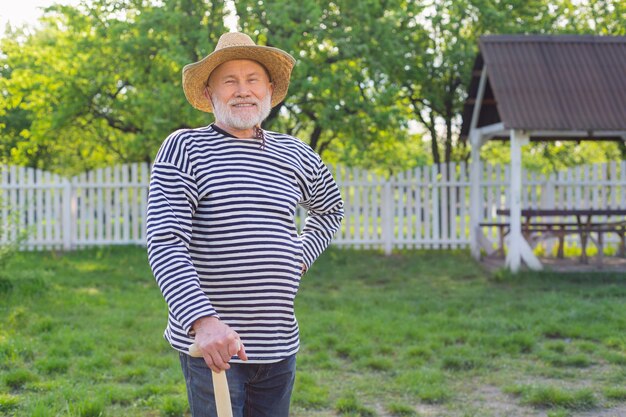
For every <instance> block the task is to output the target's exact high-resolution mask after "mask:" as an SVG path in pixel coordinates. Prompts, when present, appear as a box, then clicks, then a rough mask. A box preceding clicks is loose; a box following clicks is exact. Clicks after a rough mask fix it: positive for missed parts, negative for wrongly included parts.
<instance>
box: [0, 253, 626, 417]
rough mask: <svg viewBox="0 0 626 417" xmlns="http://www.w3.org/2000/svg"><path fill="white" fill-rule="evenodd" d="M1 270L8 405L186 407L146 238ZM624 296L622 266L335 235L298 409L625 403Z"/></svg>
mask: <svg viewBox="0 0 626 417" xmlns="http://www.w3.org/2000/svg"><path fill="white" fill-rule="evenodd" d="M0 275H2V276H1V277H0V278H3V279H4V281H3V282H4V284H3V285H2V286H0V317H2V325H1V326H0V416H11V417H25V416H41V417H47V416H50V417H52V416H72V417H74V416H78V417H90V416H105V417H125V416H127V417H130V416H132V417H159V416H168V417H169V416H188V415H189V412H188V407H187V403H186V394H185V386H184V382H183V378H182V375H181V372H180V369H179V364H178V358H177V355H176V354H175V353H174V352H173V351H172V350H171V349H170V348H169V346H168V345H167V344H166V343H165V341H164V340H163V338H162V332H163V327H164V325H165V321H166V318H167V311H166V306H165V303H164V301H163V299H162V296H161V294H160V292H159V290H158V288H157V286H156V284H155V282H154V278H153V277H152V274H151V272H150V270H149V267H148V265H147V261H146V254H145V249H142V248H137V247H116V248H100V249H89V250H80V251H75V252H71V253H64V254H63V253H53V252H43V253H34V252H33V253H21V254H19V255H18V256H17V257H16V258H15V259H13V260H12V261H11V262H10V264H9V265H8V269H7V270H6V271H5V272H4V274H1V273H0ZM625 304H626V276H625V274H617V273H613V274H610V273H604V274H590V275H582V274H571V275H559V274H555V273H530V272H524V273H521V274H519V275H517V276H512V275H510V274H506V273H498V274H495V275H490V274H488V273H486V272H484V271H483V270H482V269H481V267H480V266H479V265H478V264H476V263H475V262H474V261H473V260H472V259H471V258H470V257H469V255H468V254H467V253H466V252H457V251H406V252H401V253H397V254H394V255H392V256H390V257H385V256H383V255H381V254H380V253H378V252H376V251H356V250H340V249H335V248H331V249H330V250H328V251H327V252H326V253H325V254H324V255H323V256H322V258H320V259H319V260H318V261H317V262H316V264H315V265H314V266H313V268H312V269H311V270H310V272H309V273H307V274H306V276H305V277H304V278H303V282H302V285H301V289H300V293H299V295H298V298H297V302H296V311H297V315H298V319H299V322H300V327H301V333H302V348H301V351H300V353H299V354H298V376H297V379H296V386H295V390H294V394H293V399H292V404H293V407H292V415H293V416H294V417H325V416H383V415H393V416H422V415H437V416H440V417H463V416H469V415H474V416H481V417H496V416H500V415H501V413H500V412H499V411H498V409H497V408H494V404H493V401H506V402H509V403H512V404H515V405H516V406H517V407H518V408H521V409H524V410H527V411H526V412H527V414H528V415H534V414H533V413H536V412H538V411H537V410H545V411H543V413H544V415H550V416H568V415H570V414H571V412H572V411H577V410H594V409H603V408H608V407H612V406H619V405H622V406H623V403H624V402H626V394H625V393H624V389H623V388H621V387H623V386H625V385H626V371H625V368H624V364H626V334H625V333H624V331H623V329H624V328H626V315H625V314H624V311H625V307H626V305H625ZM485 387H488V388H489V389H491V390H493V389H496V390H498V391H499V392H500V395H498V396H497V399H495V398H491V397H489V396H488V397H484V396H481V395H480V391H481V388H485ZM468 401H470V402H471V406H468ZM424 410H427V411H424ZM494 410H495V411H494ZM510 417H515V415H510Z"/></svg>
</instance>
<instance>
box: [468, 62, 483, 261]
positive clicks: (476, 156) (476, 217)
mask: <svg viewBox="0 0 626 417" xmlns="http://www.w3.org/2000/svg"><path fill="white" fill-rule="evenodd" d="M486 86H487V66H486V65H483V68H482V70H481V72H480V81H479V83H478V91H477V93H476V97H477V99H476V105H475V106H474V111H473V112H472V121H471V123H470V144H471V146H472V166H471V169H470V230H469V232H470V252H471V254H472V256H473V257H474V259H476V260H479V259H480V244H479V238H480V233H481V231H480V230H479V226H478V224H479V223H480V219H481V216H480V200H481V196H480V172H481V163H480V148H481V147H482V146H483V143H484V142H483V135H482V134H481V132H480V130H479V129H478V116H479V115H480V109H481V105H482V100H483V97H484V96H485V88H486Z"/></svg>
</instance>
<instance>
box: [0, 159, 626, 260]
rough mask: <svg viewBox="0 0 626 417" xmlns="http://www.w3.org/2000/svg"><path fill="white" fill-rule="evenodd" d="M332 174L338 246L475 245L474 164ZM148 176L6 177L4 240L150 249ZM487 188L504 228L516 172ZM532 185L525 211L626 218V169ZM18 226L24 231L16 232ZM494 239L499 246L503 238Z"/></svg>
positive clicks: (2, 179)
mask: <svg viewBox="0 0 626 417" xmlns="http://www.w3.org/2000/svg"><path fill="white" fill-rule="evenodd" d="M333 174H334V176H335V179H336V180H337V183H338V184H339V186H340V188H341V192H342V195H343V197H344V200H345V211H346V216H345V219H344V222H343V225H342V228H341V230H340V231H339V233H338V234H337V236H336V238H335V239H334V244H336V245H339V246H346V247H354V248H380V249H384V250H385V251H386V252H391V251H392V250H393V249H403V248H408V249H411V248H430V249H443V248H465V247H467V246H468V245H469V224H470V221H469V220H470V219H469V206H470V201H469V189H470V183H469V167H468V166H467V165H466V164H465V163H458V164H456V163H450V164H446V165H444V164H442V165H440V166H430V167H420V168H415V169H413V170H410V171H407V172H404V173H401V174H398V175H396V176H393V177H392V178H388V179H386V178H383V177H381V176H377V175H374V174H372V173H371V172H368V171H366V170H362V169H357V168H347V167H342V166H339V167H334V168H333ZM149 176H150V167H149V165H148V164H141V163H137V164H129V165H119V166H115V167H109V168H103V169H97V170H94V171H90V172H87V173H83V174H81V175H78V176H75V177H72V178H64V177H61V176H58V175H55V174H52V173H49V172H45V171H41V170H36V169H31V168H25V167H17V166H8V167H2V168H1V169H0V224H1V225H2V227H3V228H4V230H3V233H0V241H4V242H6V241H9V240H11V239H12V238H13V237H14V235H15V233H16V230H18V229H27V230H28V233H29V234H28V236H29V238H28V240H27V241H26V242H25V243H24V247H25V248H28V249H47V248H55V249H73V248H80V247H85V246H92V245H116V244H140V245H143V244H145V235H146V230H145V212H146V201H147V190H148V183H149ZM482 178H483V179H482V187H481V193H482V199H481V207H482V211H481V213H482V219H479V221H494V220H500V221H504V220H505V219H498V218H497V217H496V215H495V213H496V209H498V208H506V207H508V201H509V195H508V189H509V186H508V184H509V180H508V178H509V171H508V165H507V166H500V165H496V166H492V165H487V164H485V166H484V169H483V176H482ZM523 183H524V187H523V189H524V194H523V202H522V205H523V207H529V208H606V207H611V208H626V161H621V162H612V163H609V164H599V165H591V166H583V167H578V168H575V169H571V170H567V171H562V172H559V173H558V174H557V175H550V176H548V177H545V176H542V175H537V174H532V173H531V174H528V175H526V176H525V178H524V179H523ZM11 218H13V220H12V221H10V220H9V219H11ZM303 220H304V213H303V212H300V214H299V220H298V221H299V222H300V224H302V222H303ZM11 222H12V223H13V224H14V226H15V227H10V223H11ZM485 232H486V233H487V235H488V236H489V237H491V238H492V239H493V240H494V241H495V240H496V238H497V236H496V230H486V231H485ZM571 239H574V240H575V237H574V236H572V238H571ZM615 242H616V240H613V242H612V243H613V244H615ZM608 245H611V241H609V242H608Z"/></svg>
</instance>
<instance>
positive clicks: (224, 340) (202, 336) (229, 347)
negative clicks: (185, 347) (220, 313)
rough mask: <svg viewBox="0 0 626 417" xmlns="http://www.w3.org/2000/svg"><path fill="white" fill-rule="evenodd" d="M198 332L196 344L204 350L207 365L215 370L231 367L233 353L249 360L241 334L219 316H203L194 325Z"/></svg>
mask: <svg viewBox="0 0 626 417" xmlns="http://www.w3.org/2000/svg"><path fill="white" fill-rule="evenodd" d="M192 328H193V330H194V332H195V333H196V345H197V346H198V348H199V349H200V350H201V351H202V357H203V358H204V361H205V362H206V364H207V366H208V367H209V368H211V370H213V371H215V372H218V373H219V372H220V371H222V370H226V369H229V368H230V365H229V364H228V361H230V358H231V357H232V356H233V355H235V354H236V355H238V356H239V358H240V359H241V360H244V361H247V360H248V356H246V350H245V349H244V346H243V343H241V339H239V335H238V334H237V332H235V331H234V330H233V329H231V328H230V327H228V325H226V324H224V323H222V322H221V321H220V320H219V319H218V318H217V317H202V318H200V319H198V320H196V321H195V322H194V323H193V326H192Z"/></svg>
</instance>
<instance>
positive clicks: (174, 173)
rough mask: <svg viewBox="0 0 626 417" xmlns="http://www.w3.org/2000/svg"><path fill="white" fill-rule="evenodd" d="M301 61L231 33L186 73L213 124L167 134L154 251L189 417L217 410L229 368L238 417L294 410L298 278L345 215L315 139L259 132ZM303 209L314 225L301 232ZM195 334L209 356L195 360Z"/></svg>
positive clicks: (277, 416) (151, 230)
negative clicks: (216, 378)
mask: <svg viewBox="0 0 626 417" xmlns="http://www.w3.org/2000/svg"><path fill="white" fill-rule="evenodd" d="M294 64H295V60H294V59H293V57H291V56H290V55H289V54H288V53H286V52H284V51H282V50H280V49H276V48H270V47H265V46H257V45H255V44H254V42H253V41H252V39H250V38H249V37H248V36H247V35H245V34H242V33H227V34H224V35H222V37H221V38H220V39H219V41H218V44H217V46H216V48H215V51H214V52H213V53H211V54H210V55H208V56H206V57H205V58H204V59H202V60H201V61H199V62H196V63H193V64H190V65H187V66H186V67H185V68H184V69H183V89H184V91H185V96H186V97H187V99H188V101H189V102H190V103H191V105H192V106H194V107H195V108H196V109H198V110H201V111H204V112H209V113H210V112H212V113H214V116H215V122H214V123H213V124H211V125H209V126H207V127H202V128H198V129H183V130H179V131H176V132H174V133H172V134H171V135H170V136H169V137H168V138H167V139H166V140H165V141H164V143H163V145H162V146H161V149H160V150H159V152H158V154H157V156H156V159H155V162H154V165H153V170H152V178H151V182H150V193H149V199H148V219H147V229H148V230H147V234H148V256H149V260H150V265H151V267H152V270H153V272H154V275H155V277H156V280H157V282H158V284H159V287H160V288H161V291H162V293H163V296H164V297H165V300H166V302H167V305H168V309H169V320H168V325H167V328H166V330H165V338H166V339H167V340H168V341H169V343H170V344H171V345H172V347H173V348H174V349H176V350H178V351H179V356H180V362H181V366H182V369H183V374H184V376H185V381H186V384H187V393H188V398H189V405H190V409H191V413H192V415H193V416H194V417H209V416H210V417H214V416H215V415H216V411H215V402H214V395H213V384H212V380H211V370H214V371H216V372H220V371H226V370H228V371H227V376H228V385H229V388H230V393H231V401H232V405H233V412H234V415H235V416H240V417H241V416H253V417H259V416H268V417H281V416H287V415H288V414H289V401H290V397H291V391H292V388H293V383H294V379H295V354H296V352H297V351H298V348H299V336H298V324H297V321H296V318H295V315H294V304H293V303H294V298H295V295H296V292H297V290H298V285H299V282H300V278H301V276H302V274H304V272H305V271H306V270H307V269H308V268H310V267H311V264H312V263H313V262H314V261H315V259H316V258H317V257H318V256H319V255H320V254H321V253H322V251H323V250H324V249H325V248H326V247H327V246H328V245H329V243H330V240H331V238H332V236H333V235H334V234H335V232H336V231H337V230H338V229H339V226H340V223H341V220H342V218H343V202H342V200H341V195H340V193H339V190H338V188H337V185H336V183H335V181H334V180H333V178H332V176H331V174H330V172H329V171H328V169H327V168H326V167H325V166H324V164H323V163H322V160H321V159H320V157H319V156H318V155H317V154H316V153H315V152H314V151H313V150H312V149H311V148H310V147H309V146H308V145H306V144H304V143H303V142H301V141H300V140H298V139H296V138H293V137H291V136H288V135H285V134H280V133H276V132H270V131H266V130H263V129H261V127H260V124H261V122H262V121H263V120H264V119H265V118H266V117H267V116H268V115H269V113H270V110H271V108H272V107H273V106H276V105H277V104H278V103H280V102H281V101H282V100H284V98H285V96H286V94H287V88H288V86H289V78H290V75H291V70H292V68H293V65H294ZM298 205H302V206H303V207H305V208H306V209H307V210H308V212H307V219H306V224H305V227H304V228H303V230H302V232H301V234H298V231H297V229H296V225H295V222H294V217H295V214H296V209H297V206H298ZM194 341H195V342H196V345H197V346H198V347H199V348H200V349H201V351H202V355H203V358H194V357H190V356H189V355H188V349H189V346H190V345H191V344H192V343H193V342H194Z"/></svg>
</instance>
